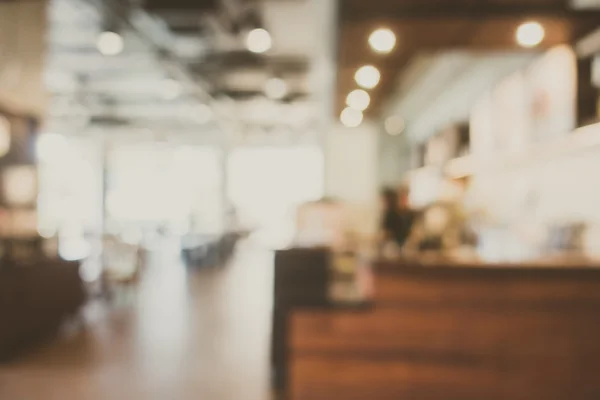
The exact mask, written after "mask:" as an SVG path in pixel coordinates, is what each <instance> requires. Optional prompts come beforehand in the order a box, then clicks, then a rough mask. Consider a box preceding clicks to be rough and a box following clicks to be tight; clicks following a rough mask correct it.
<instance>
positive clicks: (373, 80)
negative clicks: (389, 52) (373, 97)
mask: <svg viewBox="0 0 600 400" xmlns="http://www.w3.org/2000/svg"><path fill="white" fill-rule="evenodd" d="M354 79H355V80H356V83H358V84H359V86H361V87H363V88H365V89H372V88H374V87H375V86H377V84H378V83H379V80H380V79H381V74H380V73H379V70H378V69H377V68H375V67H374V66H372V65H365V66H364V67H360V68H359V69H358V71H356V74H355V75H354Z"/></svg>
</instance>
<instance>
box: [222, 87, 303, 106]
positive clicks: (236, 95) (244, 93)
mask: <svg viewBox="0 0 600 400" xmlns="http://www.w3.org/2000/svg"><path fill="white" fill-rule="evenodd" d="M212 95H213V96H214V97H215V98H219V96H227V97H229V98H231V99H234V100H241V101H243V100H251V99H254V98H256V97H264V96H265V93H264V92H263V91H262V90H237V89H230V88H221V89H216V90H214V91H213V92H212ZM308 97H310V94H309V93H305V92H299V91H293V92H290V93H289V94H288V95H286V96H285V98H283V99H282V100H280V101H281V102H284V103H285V102H288V103H289V102H292V101H298V100H303V99H307V98H308Z"/></svg>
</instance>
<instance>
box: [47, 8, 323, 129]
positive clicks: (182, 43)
mask: <svg viewBox="0 0 600 400" xmlns="http://www.w3.org/2000/svg"><path fill="white" fill-rule="evenodd" d="M131 3H133V2H131ZM127 4H130V3H127V2H125V1H118V0H50V7H49V13H50V24H49V40H48V42H49V49H48V57H47V63H46V64H47V68H46V82H47V86H48V89H49V92H50V95H51V96H52V100H53V101H51V102H50V110H49V116H50V118H49V121H48V126H49V128H48V129H52V130H56V129H58V130H61V131H78V130H81V129H82V127H88V128H89V127H90V126H92V125H93V127H94V128H95V129H96V130H97V128H98V127H104V128H106V129H108V128H111V129H115V130H118V131H119V132H121V131H123V130H124V129H125V128H131V129H129V130H130V131H134V130H136V129H137V130H140V131H141V132H146V133H147V131H148V129H152V130H154V131H160V132H161V134H168V133H169V132H175V131H177V132H194V131H196V132H198V131H202V132H210V131H212V130H214V129H216V126H217V125H218V122H223V121H224V122H226V123H228V124H229V125H228V126H229V127H232V128H231V129H232V130H248V131H252V132H261V133H264V132H267V133H268V132H270V131H273V130H276V129H279V128H283V129H284V130H286V131H294V132H299V133H302V132H305V131H307V130H310V129H312V128H313V125H314V124H315V114H316V113H317V111H318V107H316V103H315V99H314V96H313V88H312V84H311V79H312V77H311V76H312V75H311V74H312V73H313V72H314V71H313V70H314V68H313V59H314V56H315V55H314V52H315V50H314V48H315V47H314V46H313V44H314V41H315V40H316V34H317V33H316V30H315V29H311V27H312V26H313V25H314V23H315V20H316V18H315V9H314V8H313V7H311V4H312V2H310V1H302V0H300V1H299V0H293V1H292V0H287V1H274V0H271V1H268V0H267V1H260V2H256V1H252V2H251V1H249V0H146V1H144V2H142V3H141V4H142V7H134V6H131V5H130V6H127V7H125V5H127ZM256 27H264V28H265V29H267V30H268V31H269V33H270V34H271V37H272V39H273V46H272V48H271V49H270V50H269V51H268V52H266V53H264V54H255V53H251V52H249V51H247V50H246V48H245V43H244V38H245V34H246V33H247V31H249V30H250V29H251V28H256ZM106 28H110V29H117V30H118V31H119V33H121V35H122V36H123V38H124V42H125V47H124V50H123V52H122V53H120V54H118V55H116V56H104V55H102V54H100V52H99V51H98V49H97V48H96V41H97V38H98V35H99V34H100V33H101V32H102V31H103V30H104V29H106ZM307 28H308V29H307ZM274 76H277V77H280V78H281V79H283V80H284V81H285V82H286V84H287V88H288V94H287V95H286V96H285V98H283V99H282V100H271V99H268V98H266V97H265V94H264V86H265V83H266V82H267V80H268V79H269V78H272V77H274ZM74 117H77V118H74ZM73 121H79V122H78V123H73ZM232 123H233V124H235V127H233V126H232V125H231V124H232ZM221 129H223V128H222V126H221Z"/></svg>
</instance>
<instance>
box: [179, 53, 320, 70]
mask: <svg viewBox="0 0 600 400" xmlns="http://www.w3.org/2000/svg"><path fill="white" fill-rule="evenodd" d="M191 66H192V68H193V69H194V71H197V72H203V71H222V72H229V71H234V70H243V69H248V68H266V69H267V70H268V71H271V72H273V73H283V74H285V73H289V74H304V73H307V72H308V71H309V68H310V60H308V59H307V58H306V57H292V56H279V57H276V56H271V57H265V56H263V55H258V54H253V53H249V52H247V51H231V52H220V53H212V54H209V55H207V56H206V57H204V58H203V59H202V60H200V61H199V62H198V63H195V64H191Z"/></svg>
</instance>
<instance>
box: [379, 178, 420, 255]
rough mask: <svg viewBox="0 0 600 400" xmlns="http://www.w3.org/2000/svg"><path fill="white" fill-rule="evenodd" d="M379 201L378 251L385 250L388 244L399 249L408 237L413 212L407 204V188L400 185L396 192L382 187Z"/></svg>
mask: <svg viewBox="0 0 600 400" xmlns="http://www.w3.org/2000/svg"><path fill="white" fill-rule="evenodd" d="M381 203H382V204H381V205H382V215H381V227H380V232H381V233H380V238H381V247H380V251H381V252H387V251H386V248H389V247H390V246H391V247H392V248H393V247H395V248H396V250H399V249H401V248H402V246H404V243H405V242H406V240H407V239H408V237H409V235H410V232H411V228H412V224H413V220H414V212H413V211H412V210H411V209H410V207H409V204H408V189H407V188H405V187H401V188H400V189H399V190H398V192H396V191H395V190H394V189H391V188H385V189H383V190H382V192H381ZM392 252H393V250H392Z"/></svg>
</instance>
